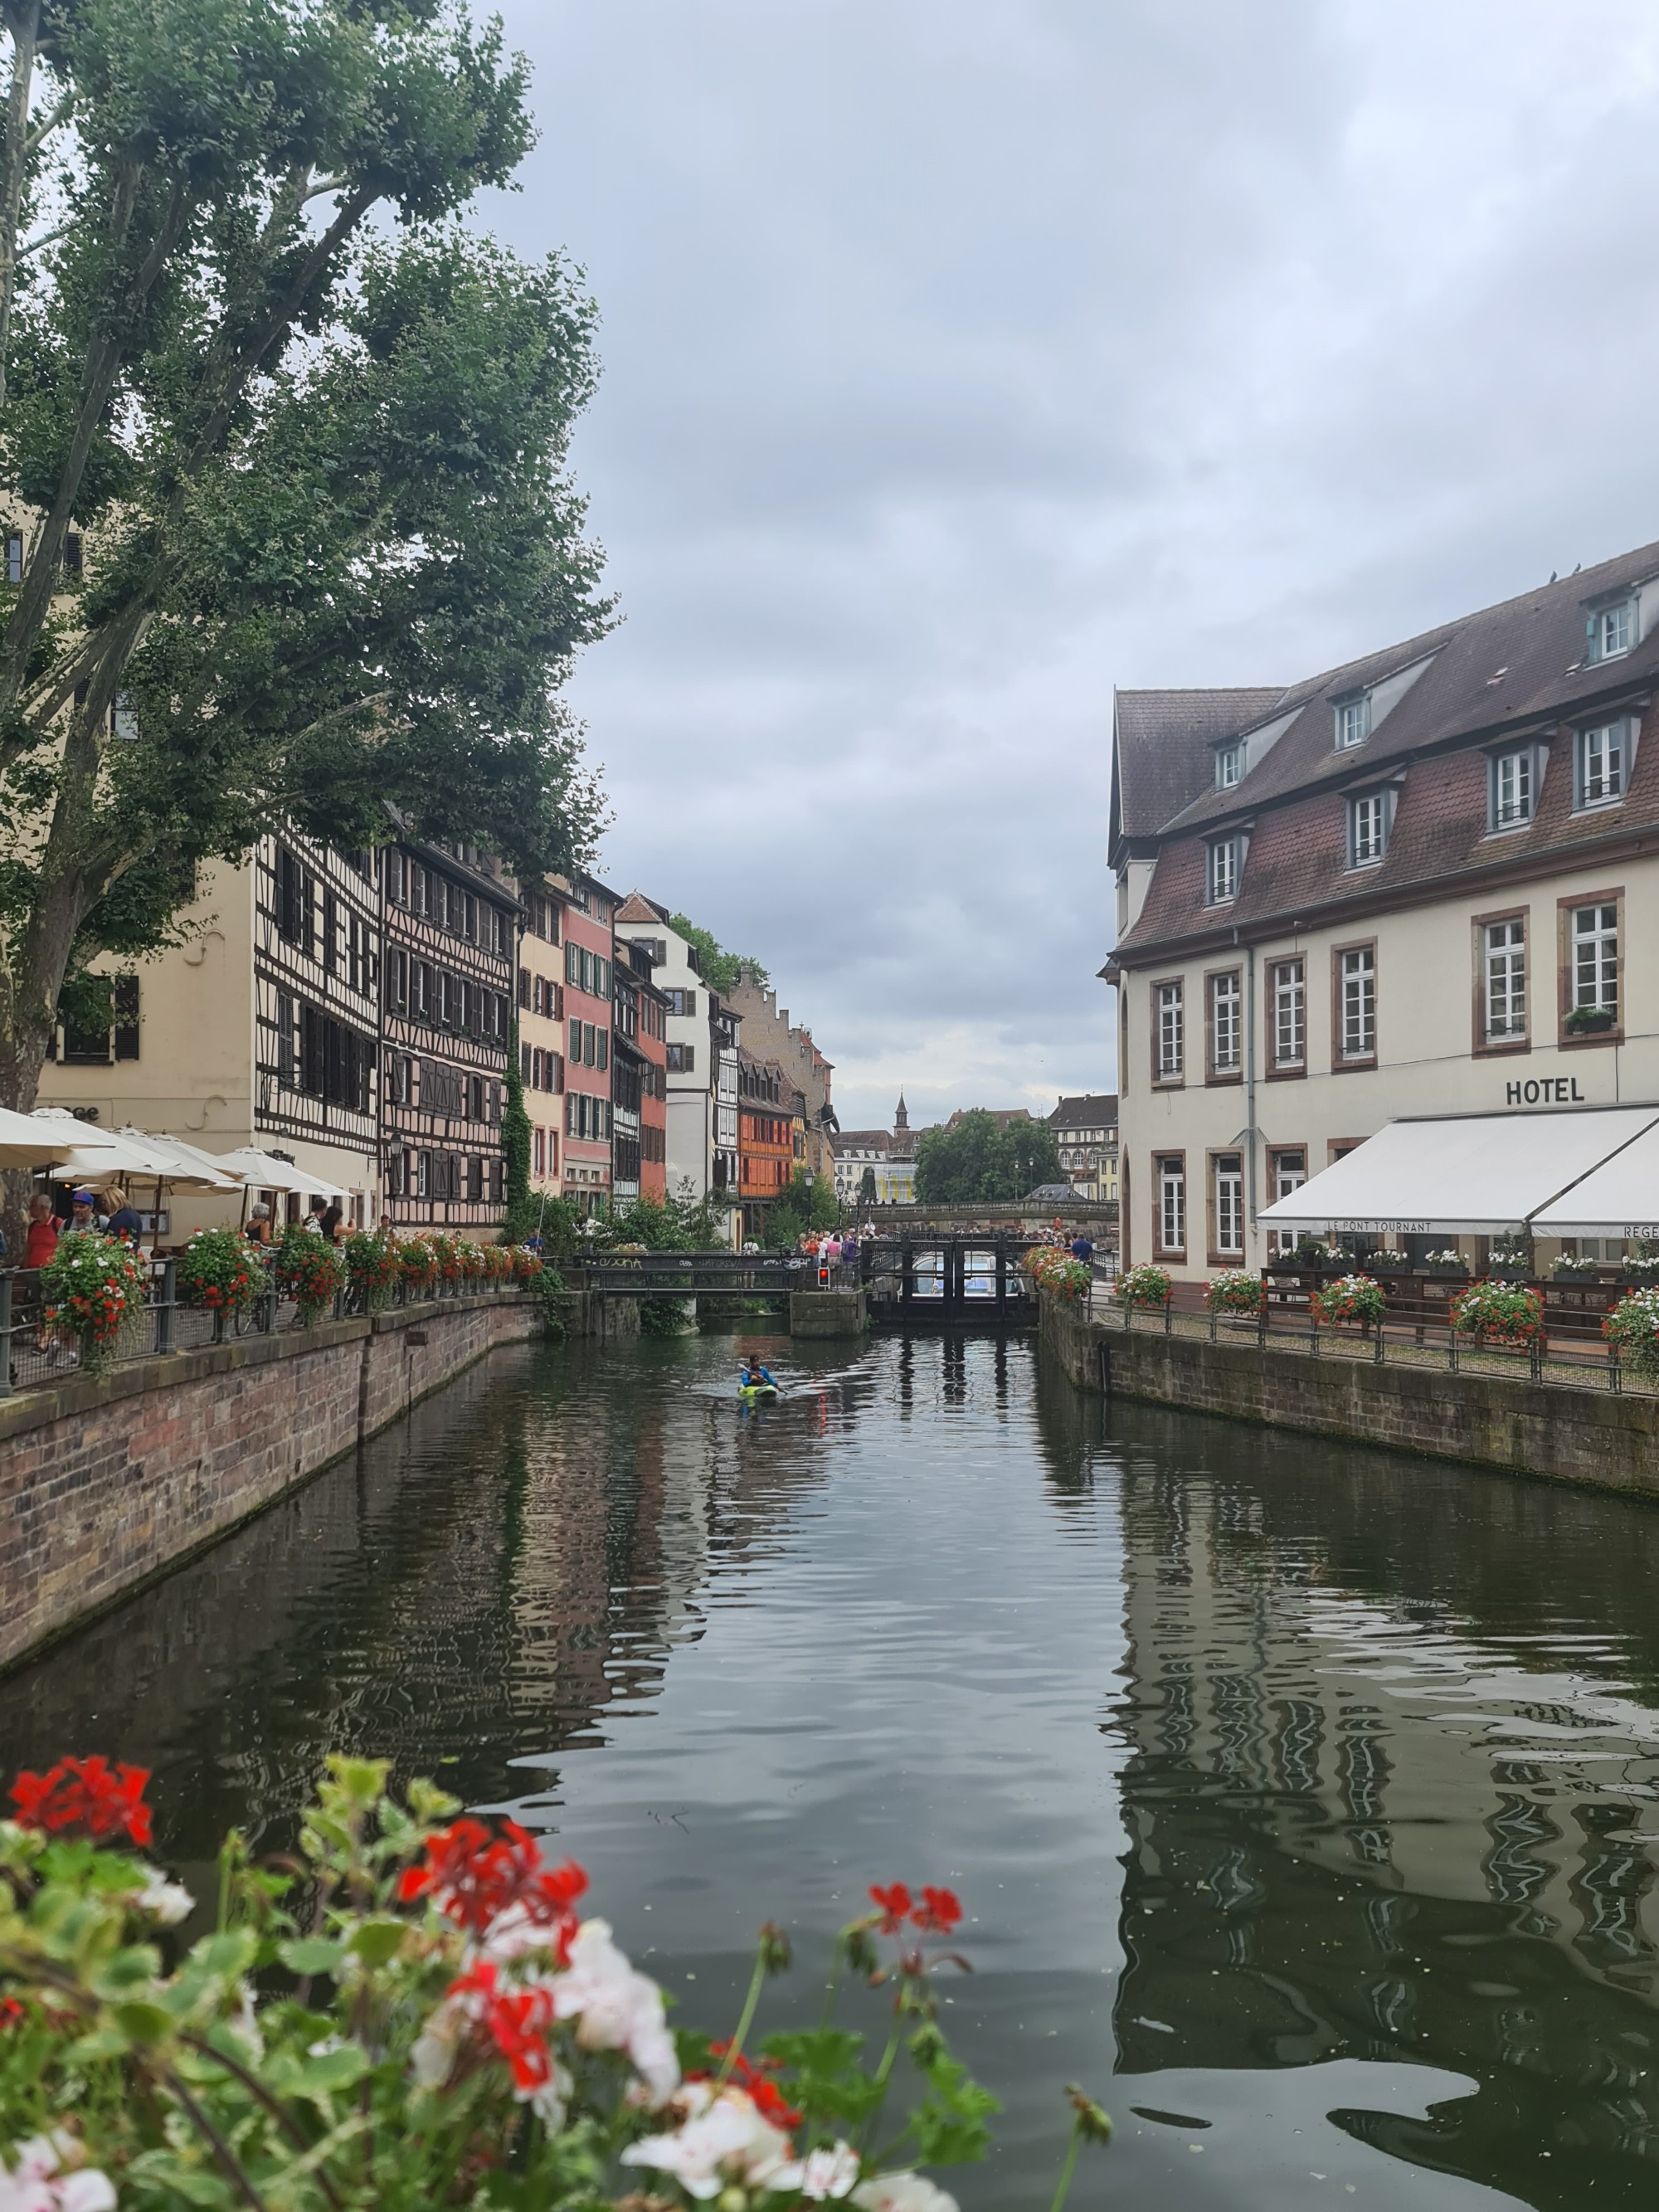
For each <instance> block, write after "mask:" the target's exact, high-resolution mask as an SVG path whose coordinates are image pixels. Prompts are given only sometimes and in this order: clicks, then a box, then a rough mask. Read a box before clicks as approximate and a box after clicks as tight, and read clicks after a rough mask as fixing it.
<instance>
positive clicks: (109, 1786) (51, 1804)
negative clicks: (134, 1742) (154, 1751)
mask: <svg viewBox="0 0 1659 2212" xmlns="http://www.w3.org/2000/svg"><path fill="white" fill-rule="evenodd" d="M148 1781H149V1768H148V1767H147V1766H115V1767H112V1766H111V1765H110V1763H109V1761H108V1760H107V1759H104V1758H102V1757H101V1756H99V1757H94V1758H92V1759H59V1760H58V1764H57V1765H56V1766H54V1767H53V1768H52V1769H51V1771H49V1772H48V1773H46V1774H32V1773H29V1772H28V1771H27V1770H26V1771H24V1772H22V1773H21V1774H20V1775H19V1776H18V1778H17V1779H16V1781H15V1782H14V1783H13V1784H12V1788H11V1798H12V1802H13V1804H14V1805H15V1806H16V1808H17V1818H18V1820H19V1821H20V1822H21V1824H22V1826H24V1827H26V1828H40V1829H42V1830H44V1831H45V1832H46V1834H47V1835H49V1836H56V1835H61V1834H63V1833H64V1831H65V1830H67V1829H70V1828H84V1829H85V1830H86V1832H87V1833H88V1835H89V1836H92V1837H94V1838H100V1839H101V1838H103V1837H105V1836H112V1835H115V1834H117V1833H118V1832H119V1831H120V1830H122V1829H125V1831H126V1832H127V1834H128V1835H129V1836H130V1837H131V1838H132V1840H133V1842H134V1843H135V1844H148V1843H149V1835H150V1809H149V1806H148V1805H146V1804H145V1802H143V1800H144V1784H146V1783H147V1782H148Z"/></svg>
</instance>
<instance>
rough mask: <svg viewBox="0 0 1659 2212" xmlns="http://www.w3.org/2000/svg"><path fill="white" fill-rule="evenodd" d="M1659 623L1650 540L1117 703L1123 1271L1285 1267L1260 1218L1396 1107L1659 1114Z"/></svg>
mask: <svg viewBox="0 0 1659 2212" xmlns="http://www.w3.org/2000/svg"><path fill="white" fill-rule="evenodd" d="M1656 633H1659V545H1651V546H1648V547H1645V548H1644V549H1642V550H1640V551H1638V552H1635V553H1632V554H1629V555H1626V556H1624V557H1622V558H1621V559H1619V560H1616V561H1609V562H1603V563H1602V564H1601V566H1600V567H1598V568H1594V569H1587V570H1585V571H1583V572H1582V573H1581V574H1574V575H1572V576H1570V577H1564V578H1562V579H1561V580H1559V581H1555V580H1552V581H1551V582H1550V583H1549V584H1547V585H1543V586H1539V587H1538V588H1537V589H1535V590H1534V591H1530V592H1523V593H1522V594H1521V595H1520V596H1519V597H1518V598H1516V599H1510V600H1508V601H1505V602H1504V604H1502V605H1498V606H1495V607H1491V608H1488V609H1486V610H1485V611H1483V612H1480V613H1478V614H1474V615H1469V616H1466V617H1463V618H1462V619H1461V620H1458V621H1455V622H1450V623H1446V624H1444V625H1443V627H1441V628H1439V629H1433V630H1431V631H1428V632H1426V633H1425V634H1424V635H1421V636H1419V637H1415V638H1412V639H1408V640H1407V641H1405V642H1404V643H1402V644H1400V645H1397V646H1392V647H1388V648H1386V649H1384V650H1383V651H1381V652H1377V653H1370V654H1368V655H1366V656H1365V657H1364V659H1358V660H1355V661H1351V662H1349V663H1347V664H1346V665H1343V666H1341V667H1339V668H1334V669H1331V670H1328V671H1326V672H1325V673H1323V674H1322V675H1319V676H1316V677H1311V678H1307V679H1305V680H1304V681H1302V682H1299V683H1296V684H1290V685H1288V686H1283V685H1267V686H1252V687H1249V688H1245V689H1238V690H1194V691H1180V690H1163V691H1124V692H1120V693H1119V694H1118V696H1117V699H1116V702H1115V715H1114V730H1113V766H1114V772H1113V781H1112V801H1111V827H1110V846H1109V858H1110V865H1111V867H1112V870H1113V872H1114V875H1115V882H1116V896H1117V932H1118V936H1117V945H1116V949H1115V951H1114V952H1113V953H1112V956H1111V958H1110V960H1109V963H1108V964H1107V966H1106V968H1105V969H1103V971H1102V972H1103V975H1105V977H1106V978H1107V980H1108V981H1110V982H1112V983H1114V984H1115V985H1116V987H1117V993H1118V1045H1119V1062H1118V1065H1119V1092H1120V1097H1121V1121H1120V1129H1121V1157H1120V1176H1119V1182H1120V1200H1121V1237H1122V1257H1123V1261H1124V1263H1125V1264H1126V1265H1127V1264H1129V1263H1131V1262H1133V1261H1143V1260H1155V1261H1158V1264H1160V1265H1162V1266H1167V1267H1169V1268H1170V1271H1171V1272H1172V1273H1174V1274H1175V1275H1176V1277H1177V1278H1178V1279H1180V1278H1189V1279H1196V1278H1201V1277H1203V1276H1204V1275H1206V1273H1209V1272H1211V1271H1212V1270H1213V1269H1215V1268H1217V1267H1225V1266H1233V1267H1259V1266H1261V1264H1262V1262H1263V1261H1264V1260H1265V1259H1267V1257H1269V1256H1270V1254H1269V1249H1268V1243H1269V1232H1267V1231H1265V1230H1264V1229H1263V1228H1262V1227H1261V1225H1260V1224H1259V1222H1258V1219H1257V1216H1258V1214H1259V1212H1260V1211H1261V1209H1262V1208H1263V1207H1264V1206H1267V1205H1268V1204H1270V1203H1271V1202H1272V1201H1273V1200H1275V1199H1278V1198H1280V1197H1284V1196H1286V1195H1288V1194H1289V1193H1290V1192H1291V1191H1292V1190H1293V1189H1295V1188H1297V1187H1298V1186H1299V1184H1300V1183H1301V1182H1303V1181H1304V1179H1305V1178H1306V1177H1308V1176H1310V1175H1312V1174H1314V1173H1316V1171H1317V1170H1320V1169H1322V1168H1324V1167H1326V1166H1328V1164H1330V1163H1331V1162H1332V1161H1333V1160H1335V1159H1338V1158H1341V1157H1342V1156H1343V1154H1344V1153H1345V1152H1350V1151H1352V1149H1353V1148H1354V1147H1355V1146H1358V1145H1359V1144H1361V1143H1363V1142H1364V1139H1366V1138H1367V1137H1369V1136H1370V1135H1372V1134H1373V1133H1375V1132H1376V1130H1377V1129H1379V1128H1380V1127H1383V1124H1384V1123H1385V1122H1388V1121H1392V1120H1395V1119H1396V1118H1398V1117H1401V1116H1404V1115H1432V1114H1447V1113H1474V1112H1492V1111H1499V1112H1504V1111H1507V1112H1510V1113H1516V1114H1525V1113H1527V1112H1528V1111H1530V1110H1534V1109H1539V1108H1542V1107H1557V1108H1559V1107H1561V1106H1569V1107H1571V1106H1578V1105H1583V1106H1595V1105H1607V1104H1613V1103H1631V1102H1641V1101H1648V1100H1659V959H1656V957H1655V948H1656V946H1659V738H1654V739H1653V740H1651V741H1650V740H1649V738H1648V736H1647V730H1648V724H1649V722H1650V720H1654V719H1655V716H1656V708H1655V696H1656V690H1659V634H1656ZM1411 1210H1412V1209H1411V1194H1410V1193H1408V1192H1405V1193H1401V1198H1400V1205H1399V1208H1398V1211H1399V1212H1400V1214H1401V1216H1402V1217H1406V1216H1409V1214H1410V1212H1411ZM1406 1241H1407V1245H1408V1249H1409V1246H1410V1243H1411V1241H1412V1240H1410V1239H1409V1238H1407V1240H1406ZM1417 1241H1418V1242H1419V1243H1421V1244H1422V1245H1424V1246H1425V1248H1426V1245H1427V1243H1430V1242H1434V1243H1444V1242H1446V1241H1447V1240H1446V1239H1445V1238H1444V1237H1438V1238H1431V1237H1424V1238H1421V1239H1419V1240H1417ZM1413 1256H1419V1255H1418V1254H1417V1253H1413ZM1482 1256H1483V1255H1481V1254H1480V1253H1479V1252H1476V1253H1475V1254H1474V1257H1475V1258H1476V1259H1477V1261H1478V1260H1480V1258H1481V1257H1482Z"/></svg>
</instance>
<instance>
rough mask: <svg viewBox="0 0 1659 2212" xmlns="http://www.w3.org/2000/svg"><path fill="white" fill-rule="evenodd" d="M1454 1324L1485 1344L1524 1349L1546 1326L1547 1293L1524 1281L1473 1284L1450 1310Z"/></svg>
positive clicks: (1487, 1281)
mask: <svg viewBox="0 0 1659 2212" xmlns="http://www.w3.org/2000/svg"><path fill="white" fill-rule="evenodd" d="M1451 1325H1452V1327H1453V1328H1455V1329H1456V1330H1458V1331H1459V1333H1460V1334H1462V1335H1464V1336H1472V1337H1474V1338H1475V1339H1476V1340H1478V1341H1479V1342H1480V1343H1482V1344H1509V1345H1514V1346H1516V1347H1517V1348H1519V1349H1521V1350H1523V1351H1524V1350H1525V1349H1526V1348H1527V1347H1528V1346H1529V1345H1530V1344H1531V1343H1532V1342H1533V1341H1534V1339H1535V1338H1536V1337H1537V1335H1538V1334H1539V1332H1540V1331H1541V1329H1542V1328H1543V1326H1544V1297H1543V1293H1542V1291H1534V1290H1529V1289H1528V1287H1527V1285H1525V1284H1524V1283H1503V1282H1494V1281H1492V1279H1490V1278H1488V1279H1486V1281H1484V1282H1480V1283H1474V1284H1471V1285H1470V1286H1469V1288H1468V1290H1467V1291H1464V1293H1463V1295H1462V1297H1461V1298H1459V1299H1458V1300H1457V1302H1456V1303H1455V1305H1454V1306H1453V1307H1452V1310H1451Z"/></svg>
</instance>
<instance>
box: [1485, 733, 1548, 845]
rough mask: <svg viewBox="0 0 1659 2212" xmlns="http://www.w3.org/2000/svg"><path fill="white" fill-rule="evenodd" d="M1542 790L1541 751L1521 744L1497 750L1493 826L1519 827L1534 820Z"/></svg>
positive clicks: (1493, 783) (1493, 761) (1493, 790)
mask: <svg viewBox="0 0 1659 2212" xmlns="http://www.w3.org/2000/svg"><path fill="white" fill-rule="evenodd" d="M1537 790H1538V751H1537V748H1536V746H1534V745H1517V746H1516V747H1515V748H1514V750H1512V751H1510V752H1505V753H1496V754H1494V755H1493V757H1492V828H1493V829H1494V830H1497V829H1521V828H1522V826H1523V825H1524V824H1525V823H1528V822H1530V821H1531V820H1532V815H1533V808H1534V805H1535V803H1536V794H1537Z"/></svg>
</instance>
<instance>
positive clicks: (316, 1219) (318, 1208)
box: [306, 1198, 328, 1237]
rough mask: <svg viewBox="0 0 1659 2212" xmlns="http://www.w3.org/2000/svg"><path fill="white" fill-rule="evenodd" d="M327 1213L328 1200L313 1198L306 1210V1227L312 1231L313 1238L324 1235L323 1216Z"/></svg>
mask: <svg viewBox="0 0 1659 2212" xmlns="http://www.w3.org/2000/svg"><path fill="white" fill-rule="evenodd" d="M327 1211H328V1200H326V1199H325V1198H313V1200H312V1201H311V1203H310V1205H309V1206H307V1208H306V1227H307V1229H308V1230H310V1231H311V1233H312V1235H313V1237H320V1236H321V1235H322V1233H323V1216H324V1214H325V1213H326V1212H327Z"/></svg>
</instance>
